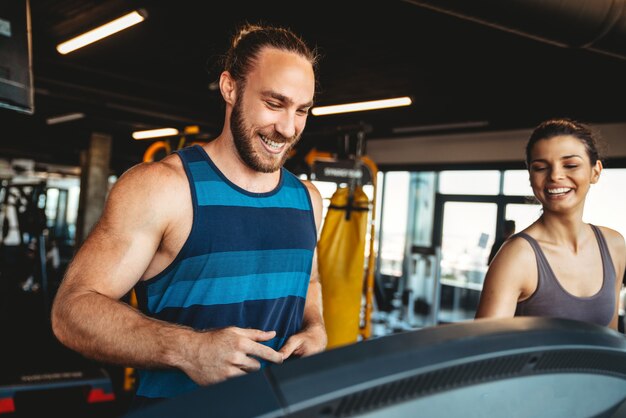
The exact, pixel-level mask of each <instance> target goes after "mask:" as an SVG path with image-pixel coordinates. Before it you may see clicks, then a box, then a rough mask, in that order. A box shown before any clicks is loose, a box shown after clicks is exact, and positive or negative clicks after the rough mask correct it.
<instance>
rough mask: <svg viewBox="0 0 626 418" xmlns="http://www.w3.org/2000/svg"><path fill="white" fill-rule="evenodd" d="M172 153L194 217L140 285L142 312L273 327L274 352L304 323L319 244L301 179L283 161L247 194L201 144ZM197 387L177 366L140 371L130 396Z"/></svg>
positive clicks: (186, 320) (204, 325)
mask: <svg viewBox="0 0 626 418" xmlns="http://www.w3.org/2000/svg"><path fill="white" fill-rule="evenodd" d="M177 153H178V156H179V157H180V158H181V160H182V162H183V167H184V169H185V172H186V174H187V178H188V180H189V183H190V189H191V199H192V202H193V224H192V227H191V232H190V234H189V237H188V238H187V241H186V242H185V244H184V245H183V247H182V248H181V250H180V252H179V254H178V255H177V256H176V258H175V259H174V261H173V262H172V263H171V264H170V265H169V266H168V267H167V268H166V269H165V270H164V271H162V272H161V273H159V274H158V275H157V276H155V277H154V278H152V279H149V280H147V281H143V282H140V283H138V284H137V286H136V293H137V299H138V303H139V307H140V309H141V310H142V311H143V312H144V313H145V314H147V315H149V316H151V317H154V318H157V319H160V320H164V321H168V322H173V323H176V324H181V325H186V326H189V327H192V328H195V329H198V330H206V329H212V328H222V327H227V326H236V327H241V328H255V329H260V330H265V331H270V330H274V331H276V337H275V338H274V339H272V340H270V341H268V342H265V343H264V344H266V345H268V346H270V347H272V348H274V349H276V350H278V349H280V348H281V347H282V345H283V344H284V342H285V340H286V339H287V338H289V337H290V336H291V335H292V334H294V333H296V332H297V331H298V330H299V329H300V327H301V323H302V316H303V311H304V303H305V299H306V294H307V290H308V285H309V279H310V274H311V265H312V260H313V252H314V250H315V246H316V243H317V228H316V226H315V219H314V215H313V210H312V206H311V200H310V197H309V193H308V190H307V189H306V186H304V184H302V182H301V181H300V180H299V179H298V178H297V177H295V176H294V175H293V174H292V173H290V172H289V171H288V170H286V169H285V168H282V169H281V176H280V181H279V184H278V186H277V187H276V188H275V189H274V190H272V191H270V192H267V193H251V192H248V191H246V190H244V189H242V188H240V187H238V186H237V185H235V184H234V183H232V182H230V181H229V180H228V179H227V178H226V177H225V176H224V175H223V174H222V173H221V172H220V171H219V169H218V168H217V167H216V166H215V164H214V163H213V162H212V161H211V159H210V157H209V156H208V154H207V153H206V152H205V151H204V149H203V148H202V147H200V146H198V145H194V146H190V147H187V148H184V149H182V150H179V151H177ZM197 387H198V386H197V385H196V384H195V383H194V382H193V381H192V380H191V379H189V378H188V377H187V375H185V374H184V373H183V372H181V371H179V370H140V371H139V384H138V387H137V391H136V398H137V399H136V402H135V403H136V404H137V401H139V402H138V403H143V402H142V400H144V401H148V399H145V398H151V399H155V398H167V397H172V396H177V395H179V394H182V393H185V392H188V391H190V390H193V389H195V388H197ZM142 398H143V399H142Z"/></svg>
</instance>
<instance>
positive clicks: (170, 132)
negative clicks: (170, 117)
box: [133, 128, 178, 139]
mask: <svg viewBox="0 0 626 418" xmlns="http://www.w3.org/2000/svg"><path fill="white" fill-rule="evenodd" d="M174 135H178V129H174V128H161V129H150V130H148V131H136V132H133V138H134V139H148V138H160V137H162V136H174Z"/></svg>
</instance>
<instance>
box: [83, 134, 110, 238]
mask: <svg viewBox="0 0 626 418" xmlns="http://www.w3.org/2000/svg"><path fill="white" fill-rule="evenodd" d="M111 140H112V139H111V135H107V134H103V133H98V132H94V133H92V134H91V141H90V145H89V149H88V150H85V151H83V152H82V153H81V155H80V160H81V161H80V164H81V178H80V198H79V204H78V216H77V218H78V219H77V224H76V247H77V248H78V246H79V245H80V244H82V242H83V241H84V240H85V238H87V235H89V232H90V231H91V229H92V228H93V226H94V225H95V224H96V222H97V221H98V219H100V216H101V215H102V211H103V209H104V202H105V200H106V197H107V193H108V191H109V174H110V168H109V162H110V160H111Z"/></svg>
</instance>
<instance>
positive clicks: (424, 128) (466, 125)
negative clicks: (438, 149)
mask: <svg viewBox="0 0 626 418" xmlns="http://www.w3.org/2000/svg"><path fill="white" fill-rule="evenodd" d="M487 126H489V122H488V121H486V120H480V121H469V122H456V123H442V124H437V125H421V126H420V125H417V126H399V127H396V128H393V129H392V130H391V131H392V132H393V133H394V134H408V133H417V132H432V131H452V130H459V129H471V128H486V127H487Z"/></svg>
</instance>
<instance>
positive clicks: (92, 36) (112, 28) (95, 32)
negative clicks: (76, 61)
mask: <svg viewBox="0 0 626 418" xmlns="http://www.w3.org/2000/svg"><path fill="white" fill-rule="evenodd" d="M146 16H147V13H146V12H145V10H143V9H140V10H135V11H133V12H131V13H128V14H126V15H124V16H122V17H120V18H118V19H115V20H112V21H111V22H109V23H105V24H104V25H102V26H99V27H97V28H95V29H92V30H90V31H89V32H85V33H83V34H82V35H78V36H77V37H75V38H72V39H70V40H69V41H66V42H63V43H60V44H59V45H57V51H59V53H60V54H63V55H65V54H67V53H69V52H72V51H75V50H77V49H78V48H82V47H84V46H85V45H89V44H91V43H93V42H96V41H99V40H100V39H102V38H106V37H107V36H110V35H113V34H114V33H116V32H119V31H121V30H124V29H126V28H129V27H131V26H133V25H136V24H137V23H140V22H143V21H144V20H145V19H146Z"/></svg>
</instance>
